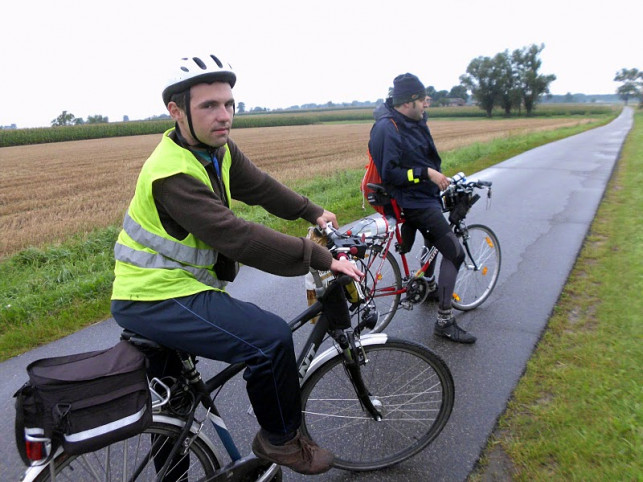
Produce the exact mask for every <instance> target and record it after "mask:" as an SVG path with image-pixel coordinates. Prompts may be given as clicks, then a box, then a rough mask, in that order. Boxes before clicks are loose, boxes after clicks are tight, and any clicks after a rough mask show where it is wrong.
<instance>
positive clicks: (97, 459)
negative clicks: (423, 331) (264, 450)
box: [22, 229, 455, 482]
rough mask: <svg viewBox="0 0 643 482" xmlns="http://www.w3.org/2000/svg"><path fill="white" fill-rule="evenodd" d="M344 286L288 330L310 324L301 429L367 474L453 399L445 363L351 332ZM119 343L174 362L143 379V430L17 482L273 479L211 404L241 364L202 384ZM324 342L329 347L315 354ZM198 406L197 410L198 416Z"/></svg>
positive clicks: (188, 369) (435, 426)
mask: <svg viewBox="0 0 643 482" xmlns="http://www.w3.org/2000/svg"><path fill="white" fill-rule="evenodd" d="M328 234H329V237H330V239H331V240H332V244H333V246H332V248H331V251H332V252H333V255H334V256H336V257H340V256H346V255H348V254H350V255H351V256H353V257H359V256H363V255H365V253H366V251H367V246H366V244H365V243H363V242H362V241H361V239H359V237H355V236H348V235H342V234H340V233H338V232H336V231H333V230H330V229H329V230H328ZM351 283H353V280H352V279H351V278H349V277H347V276H340V277H339V278H337V279H335V280H333V281H332V282H331V283H329V285H328V286H327V287H326V288H323V289H320V290H318V300H317V301H316V302H315V303H314V304H313V305H312V306H309V307H308V308H307V309H306V310H304V311H303V312H302V313H301V314H299V315H298V316H297V317H296V318H294V319H293V320H292V321H290V322H289V325H290V328H291V330H292V331H293V332H295V331H297V330H299V329H301V328H302V327H304V326H308V323H307V322H308V321H309V320H311V319H314V318H317V317H319V318H318V319H317V322H316V323H315V324H314V325H313V328H312V331H311V332H310V334H309V336H308V338H307V340H306V342H305V343H304V346H303V348H302V349H301V351H300V353H299V354H298V357H297V366H298V369H299V377H300V382H301V387H302V407H303V414H302V415H303V417H302V426H301V430H302V431H303V433H304V434H305V435H307V436H309V437H310V438H312V439H313V440H314V441H316V442H317V443H318V444H319V445H321V446H323V447H340V446H341V452H340V453H338V454H337V457H336V460H335V464H334V466H335V467H337V468H341V469H346V470H351V471H368V470H376V469H380V468H384V467H390V466H392V465H395V464H397V463H400V462H402V461H404V460H406V459H408V458H409V457H412V456H413V455H415V454H417V453H418V452H419V451H421V450H422V449H424V448H425V447H426V446H427V445H429V444H430V443H431V442H432V441H433V440H434V439H435V438H436V437H437V436H438V434H439V433H440V432H441V431H442V429H443V428H444V426H445V424H446V423H447V420H448V419H449V416H450V414H451V411H452V408H453V404H454V396H455V394H454V384H453V378H452V376H451V372H450V370H449V368H448V366H447V365H446V364H445V363H444V361H443V360H442V359H441V358H440V357H439V356H438V355H436V354H435V353H434V352H432V351H431V350H429V349H428V348H427V347H425V346H423V345H420V344H418V343H414V342H410V341H406V340H402V339H396V338H392V337H389V336H388V335H386V334H367V335H364V336H360V334H359V332H357V331H355V330H354V329H353V328H352V327H351V317H350V314H349V312H348V305H347V302H346V295H345V289H346V286H347V285H350V284H351ZM122 338H123V339H126V340H129V342H130V343H133V344H134V345H135V346H137V347H138V348H139V349H141V350H142V351H144V353H146V355H147V356H148V357H152V356H154V355H156V356H159V355H161V356H174V357H178V359H179V360H180V365H181V367H182V370H181V372H180V374H179V375H178V376H161V377H154V378H151V380H150V391H151V393H152V398H153V404H152V407H153V423H152V425H151V427H149V428H148V429H147V430H146V431H145V432H143V433H141V434H139V435H137V436H135V437H132V438H130V439H127V440H124V441H121V442H118V443H115V444H112V445H109V446H107V447H105V448H103V449H101V450H98V451H96V452H91V453H86V454H83V455H79V456H71V455H68V454H66V453H64V452H63V451H62V449H58V450H57V451H52V452H54V453H51V454H50V455H49V456H47V458H46V459H43V460H40V461H39V462H35V463H34V465H33V466H32V467H30V468H29V469H27V471H26V473H25V476H24V477H23V479H22V480H23V481H39V482H42V481H50V480H54V479H55V478H58V479H59V480H78V481H83V482H84V481H88V480H112V479H113V478H119V479H120V480H138V481H140V480H165V481H167V480H181V481H183V480H188V479H189V480H208V481H223V480H225V481H228V480H262V481H267V480H281V478H282V472H281V468H280V467H279V466H277V465H275V464H271V463H270V462H267V461H264V460H261V459H258V458H257V457H255V456H254V454H252V452H250V454H249V455H246V456H243V457H242V456H241V453H240V451H239V448H238V447H237V446H236V444H235V442H234V441H233V437H232V434H231V433H230V432H229V431H228V429H227V428H226V425H225V422H224V421H223V419H222V418H221V415H220V413H219V411H218V410H217V408H216V406H215V403H214V401H215V399H216V397H217V395H218V394H219V393H220V391H221V390H222V388H223V386H224V385H225V384H226V383H227V382H228V381H229V380H230V379H231V378H232V377H234V376H235V375H237V374H238V373H240V372H241V371H242V370H243V369H244V367H245V365H244V364H242V363H239V364H234V365H229V366H227V367H226V368H224V369H223V370H221V371H220V372H218V373H217V374H215V375H214V376H213V377H212V378H210V379H208V380H207V381H204V380H203V379H202V377H201V374H200V373H199V372H198V370H197V369H196V366H195V363H196V360H195V359H194V357H193V356H191V355H189V354H186V353H181V352H174V351H172V350H169V349H167V348H164V347H161V346H160V345H158V344H157V343H155V342H154V341H152V340H148V339H145V338H143V337H141V336H140V335H137V334H135V333H132V332H127V331H124V332H123V334H122ZM326 339H328V340H332V345H331V346H329V347H328V348H325V349H324V350H323V351H321V352H320V353H319V351H320V349H321V346H322V343H323V342H324V340H326ZM150 376H151V374H150ZM213 393H214V396H212V394H213ZM199 406H202V407H203V409H201V410H200V412H199V414H197V408H199ZM203 411H205V414H201V412H203ZM206 419H209V420H210V421H211V422H212V424H213V426H214V429H215V432H216V434H217V435H218V438H219V439H220V441H221V443H222V445H223V447H224V448H225V451H226V452H227V456H228V459H229V462H227V463H224V459H223V457H222V456H221V455H220V454H219V453H218V451H217V449H216V448H215V446H214V444H213V443H212V441H211V440H210V439H209V437H208V436H207V435H206V433H205V432H204V424H205V420H206ZM338 441H341V444H339V443H338ZM45 453H46V452H45Z"/></svg>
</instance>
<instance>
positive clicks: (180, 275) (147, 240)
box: [112, 129, 231, 301]
mask: <svg viewBox="0 0 643 482" xmlns="http://www.w3.org/2000/svg"><path fill="white" fill-rule="evenodd" d="M172 131H173V129H169V130H168V131H166V132H165V133H164V134H163V139H162V140H161V142H160V143H159V145H158V146H157V147H156V149H155V150H154V152H152V154H151V155H150V157H149V158H148V159H147V161H145V164H144V165H143V168H142V169H141V172H140V174H139V177H138V181H137V183H136V191H135V193H134V197H133V198H132V201H131V202H130V205H129V208H128V210H127V213H126V214H125V219H124V221H123V229H122V230H121V232H120V234H119V236H118V240H117V242H116V245H115V247H114V256H115V258H116V265H115V268H114V273H115V275H116V278H115V280H114V287H113V291H112V299H113V300H131V301H156V300H165V299H170V298H177V297H181V296H188V295H192V294H195V293H199V292H201V291H205V290H221V291H222V290H223V289H224V288H225V284H226V283H225V282H224V281H221V280H219V279H217V276H216V274H215V272H214V269H213V266H214V264H215V263H216V260H217V255H218V253H217V252H216V251H215V250H213V249H212V247H210V246H209V245H207V244H206V243H204V242H203V241H201V240H200V239H198V238H196V237H195V236H194V235H193V234H191V233H190V234H188V235H187V236H186V237H185V239H180V240H179V239H176V238H174V237H172V236H170V235H169V234H168V233H167V232H166V231H165V229H164V228H163V224H162V223H161V220H160V218H159V215H158V212H157V210H156V205H155V203H154V197H153V195H152V184H153V183H154V181H156V180H157V179H163V178H166V177H169V176H173V175H175V174H188V175H190V176H192V177H194V178H195V179H198V180H199V181H201V182H202V183H204V184H205V185H206V186H208V188H209V189H210V190H213V188H212V183H211V182H210V178H209V176H208V173H207V172H206V170H205V167H204V166H203V165H202V164H201V162H200V161H199V160H198V159H197V158H196V157H195V156H194V154H192V152H190V151H189V150H187V149H184V148H183V147H181V146H179V145H177V144H176V143H175V142H174V141H173V140H172V139H171V138H170V137H169V134H170V133H171V132H172ZM219 162H220V164H221V178H222V181H223V185H224V186H225V190H226V192H225V195H226V197H227V198H228V205H229V204H230V189H229V185H230V183H229V179H230V164H231V156H230V150H229V149H228V148H227V146H226V150H225V155H224V157H223V160H219Z"/></svg>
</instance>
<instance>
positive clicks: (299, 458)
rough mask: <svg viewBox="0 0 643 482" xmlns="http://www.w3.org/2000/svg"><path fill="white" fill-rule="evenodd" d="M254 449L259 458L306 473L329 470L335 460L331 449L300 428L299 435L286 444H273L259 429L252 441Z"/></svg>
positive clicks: (311, 473)
mask: <svg viewBox="0 0 643 482" xmlns="http://www.w3.org/2000/svg"><path fill="white" fill-rule="evenodd" d="M252 451H253V452H254V454H255V455H256V456H257V457H259V458H262V459H265V460H268V461H270V462H272V463H275V464H279V465H284V466H286V467H289V468H291V469H292V470H294V471H295V472H298V473H300V474H306V475H313V474H322V473H324V472H327V471H328V470H329V469H330V468H331V466H332V464H333V460H335V456H334V455H333V454H332V453H331V452H330V451H329V450H326V449H323V448H321V447H320V446H318V445H317V444H315V443H314V442H313V441H312V440H310V439H309V438H308V437H305V436H304V435H302V434H301V432H300V431H299V430H297V435H295V437H294V438H293V439H292V440H290V441H289V442H286V443H285V444H284V445H272V444H271V443H270V442H269V441H268V439H267V438H266V436H265V435H264V432H263V430H259V433H257V435H256V436H255V439H254V440H253V442H252Z"/></svg>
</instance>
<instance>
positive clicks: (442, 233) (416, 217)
mask: <svg viewBox="0 0 643 482" xmlns="http://www.w3.org/2000/svg"><path fill="white" fill-rule="evenodd" d="M428 107H429V98H428V97H427V95H426V89H425V88H424V85H423V84H422V82H420V80H419V79H418V78H417V77H416V76H415V75H413V74H409V73H406V74H402V75H399V76H397V77H396V78H395V80H394V81H393V95H392V97H390V98H388V99H387V100H386V103H384V104H382V105H381V106H380V107H378V108H377V109H376V110H375V112H374V116H375V124H374V125H373V128H372V129H371V136H370V141H369V143H368V147H369V151H370V153H371V156H372V157H373V161H374V162H375V166H376V167H377V170H378V172H379V173H380V177H381V178H382V182H383V183H384V185H385V187H386V188H387V190H388V192H390V193H391V195H392V196H393V198H394V199H395V200H396V201H397V203H398V204H399V206H400V207H401V208H402V209H403V211H404V216H405V218H406V222H405V228H404V231H403V234H404V235H405V236H406V237H408V236H409V234H410V233H415V230H419V231H420V232H421V233H422V235H423V236H424V242H425V245H427V246H431V245H434V246H435V247H436V248H438V250H439V251H440V253H441V254H442V263H441V265H440V276H439V282H438V283H437V286H436V284H435V281H433V279H431V280H430V287H433V286H435V290H434V291H432V292H431V293H430V294H429V295H430V296H431V298H432V299H436V298H437V299H438V318H437V321H436V324H435V330H434V333H435V334H436V335H438V336H442V337H445V338H448V339H450V340H452V341H456V342H459V343H474V342H475V341H476V337H475V336H473V335H472V334H470V333H467V332H466V331H465V330H463V329H462V328H461V327H460V326H458V324H457V323H456V321H455V318H454V316H453V312H452V308H451V298H452V297H453V288H454V286H455V281H456V278H457V275H458V270H459V269H460V265H461V264H462V262H463V261H464V249H463V248H462V245H461V244H460V242H459V241H458V239H457V237H456V236H455V234H453V232H452V231H451V229H450V228H449V224H448V222H447V221H446V219H445V218H444V215H443V214H442V206H441V203H440V191H441V190H444V189H446V188H447V187H448V185H449V180H448V178H447V177H446V176H444V174H442V172H441V164H442V160H441V159H440V155H439V154H438V151H437V149H436V147H435V143H434V142H433V138H432V137H431V132H430V131H429V128H428V126H427V114H426V110H425V109H427V108H428ZM406 244H408V243H406V242H405V245H406ZM410 244H412V242H411V243H410ZM410 244H409V246H410Z"/></svg>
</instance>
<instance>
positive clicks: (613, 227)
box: [471, 112, 643, 481]
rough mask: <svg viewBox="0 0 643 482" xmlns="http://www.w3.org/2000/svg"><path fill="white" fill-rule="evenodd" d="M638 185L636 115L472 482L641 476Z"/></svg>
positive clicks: (640, 136) (641, 162)
mask: <svg viewBox="0 0 643 482" xmlns="http://www.w3.org/2000/svg"><path fill="white" fill-rule="evenodd" d="M642 183H643V113H641V112H639V113H637V114H636V117H635V126H634V128H633V130H632V131H631V133H630V135H629V137H628V139H627V142H626V144H625V147H624V149H623V152H622V156H621V160H620V162H619V164H618V167H617V169H616V171H615V173H614V175H613V176H612V180H611V182H610V184H609V186H608V188H607V192H606V195H605V198H604V200H603V202H602V204H601V207H600V209H599V211H598V213H597V216H596V218H595V220H594V222H593V224H592V227H591V231H590V234H589V235H588V237H587V239H586V241H585V243H584V246H583V249H582V251H581V254H580V256H579V258H578V260H577V262H576V264H575V267H574V269H573V271H572V273H571V275H570V277H569V280H568V282H567V284H566V286H565V289H564V290H563V293H562V294H561V297H560V299H559V302H558V303H557V305H556V307H555V310H554V313H553V315H552V317H551V319H550V321H549V325H548V327H547V330H546V331H545V333H544V335H543V337H542V339H541V341H540V343H539V344H538V347H537V349H536V351H535V353H534V355H533V357H532V358H531V359H530V361H529V363H528V365H527V369H526V373H525V375H524V376H523V378H522V379H521V381H520V383H519V384H518V386H517V388H516V390H515V392H514V394H513V397H512V400H511V401H510V403H509V405H508V408H507V411H506V413H505V415H504V416H503V417H502V418H501V419H500V421H499V423H498V428H497V430H496V432H495V433H494V436H493V437H492V439H491V441H490V443H489V446H488V447H487V449H486V451H485V453H484V456H483V458H482V460H481V467H480V468H479V470H478V471H477V472H476V473H475V474H474V475H473V476H472V477H471V479H472V480H521V481H532V480H537V481H541V480H542V481H544V480H548V481H549V480H582V481H607V480H610V481H611V480H619V481H620V480H628V481H635V480H643V370H642V369H641V367H642V366H643V348H642V347H643V316H642V315H641V313H643V301H642V299H643V297H642V296H641V293H642V292H643V261H642V260H643V235H642V232H641V219H642V218H641V206H643V190H641V184H642ZM493 477H496V479H493Z"/></svg>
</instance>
